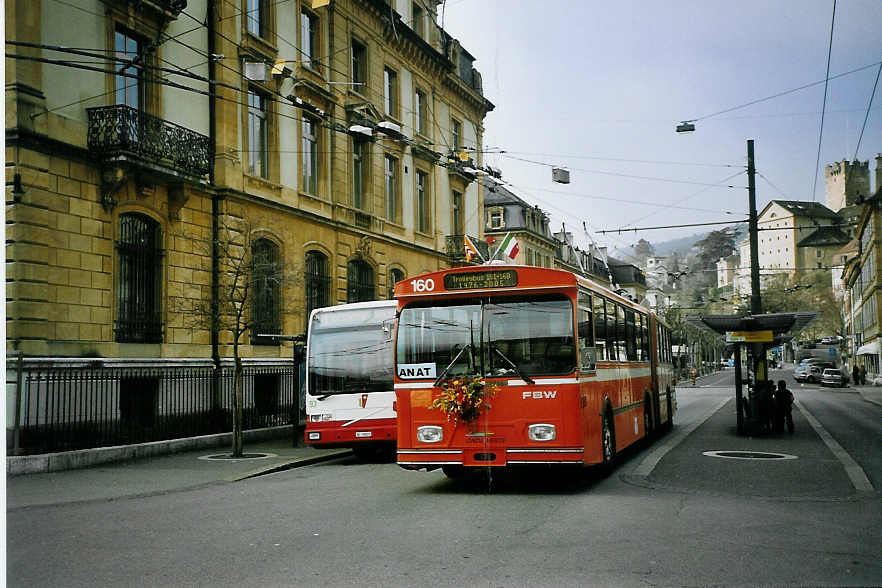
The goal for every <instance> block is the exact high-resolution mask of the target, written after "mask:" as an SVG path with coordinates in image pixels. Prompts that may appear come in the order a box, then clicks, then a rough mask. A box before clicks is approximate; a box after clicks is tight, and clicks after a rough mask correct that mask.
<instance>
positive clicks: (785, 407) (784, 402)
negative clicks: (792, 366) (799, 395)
mask: <svg viewBox="0 0 882 588" xmlns="http://www.w3.org/2000/svg"><path fill="white" fill-rule="evenodd" d="M785 423H786V424H787V432H788V433H790V434H791V435H792V434H793V393H792V392H791V391H790V390H788V389H787V382H785V381H784V380H778V389H777V390H775V431H776V432H778V433H783V432H784V425H785Z"/></svg>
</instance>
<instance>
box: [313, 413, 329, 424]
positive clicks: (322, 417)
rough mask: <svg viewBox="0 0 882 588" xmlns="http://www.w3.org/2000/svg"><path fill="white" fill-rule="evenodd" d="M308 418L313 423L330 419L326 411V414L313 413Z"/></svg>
mask: <svg viewBox="0 0 882 588" xmlns="http://www.w3.org/2000/svg"><path fill="white" fill-rule="evenodd" d="M309 420H311V421H312V422H314V423H321V422H327V421H330V420H331V415H330V414H328V413H326V414H313V415H310V417H309Z"/></svg>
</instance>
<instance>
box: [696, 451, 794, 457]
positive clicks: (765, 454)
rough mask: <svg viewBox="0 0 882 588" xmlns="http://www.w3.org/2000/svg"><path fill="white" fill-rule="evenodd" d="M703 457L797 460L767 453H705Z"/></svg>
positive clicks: (783, 454) (782, 454)
mask: <svg viewBox="0 0 882 588" xmlns="http://www.w3.org/2000/svg"><path fill="white" fill-rule="evenodd" d="M702 455H706V456H708V457H721V458H723V459H796V456H795V455H788V454H786V453H769V452H767V451H705V452H703V453H702Z"/></svg>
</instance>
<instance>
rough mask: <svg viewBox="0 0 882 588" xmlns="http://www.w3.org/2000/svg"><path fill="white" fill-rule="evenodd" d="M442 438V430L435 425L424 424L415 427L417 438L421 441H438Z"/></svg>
mask: <svg viewBox="0 0 882 588" xmlns="http://www.w3.org/2000/svg"><path fill="white" fill-rule="evenodd" d="M443 438H444V431H443V430H442V429H441V427H437V426H435V425H424V426H422V427H419V428H418V429H417V440H418V441H421V442H423V443H438V442H439V441H441V439H443Z"/></svg>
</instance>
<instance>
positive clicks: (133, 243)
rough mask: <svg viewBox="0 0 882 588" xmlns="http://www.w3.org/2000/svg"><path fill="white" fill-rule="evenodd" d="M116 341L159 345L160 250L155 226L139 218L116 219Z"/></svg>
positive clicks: (146, 219)
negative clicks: (117, 227) (117, 274)
mask: <svg viewBox="0 0 882 588" xmlns="http://www.w3.org/2000/svg"><path fill="white" fill-rule="evenodd" d="M119 225H120V226H119V229H120V230H119V242H118V245H117V252H118V254H119V291H118V300H117V303H118V306H117V321H116V340H117V342H119V343H161V342H162V324H161V322H160V310H159V305H160V298H161V292H162V286H161V284H162V276H161V273H162V266H161V263H162V249H161V244H160V242H161V232H160V228H159V223H157V222H156V221H154V220H153V219H151V218H149V217H147V216H144V215H142V214H136V213H131V214H123V215H121V216H120V219H119Z"/></svg>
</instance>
